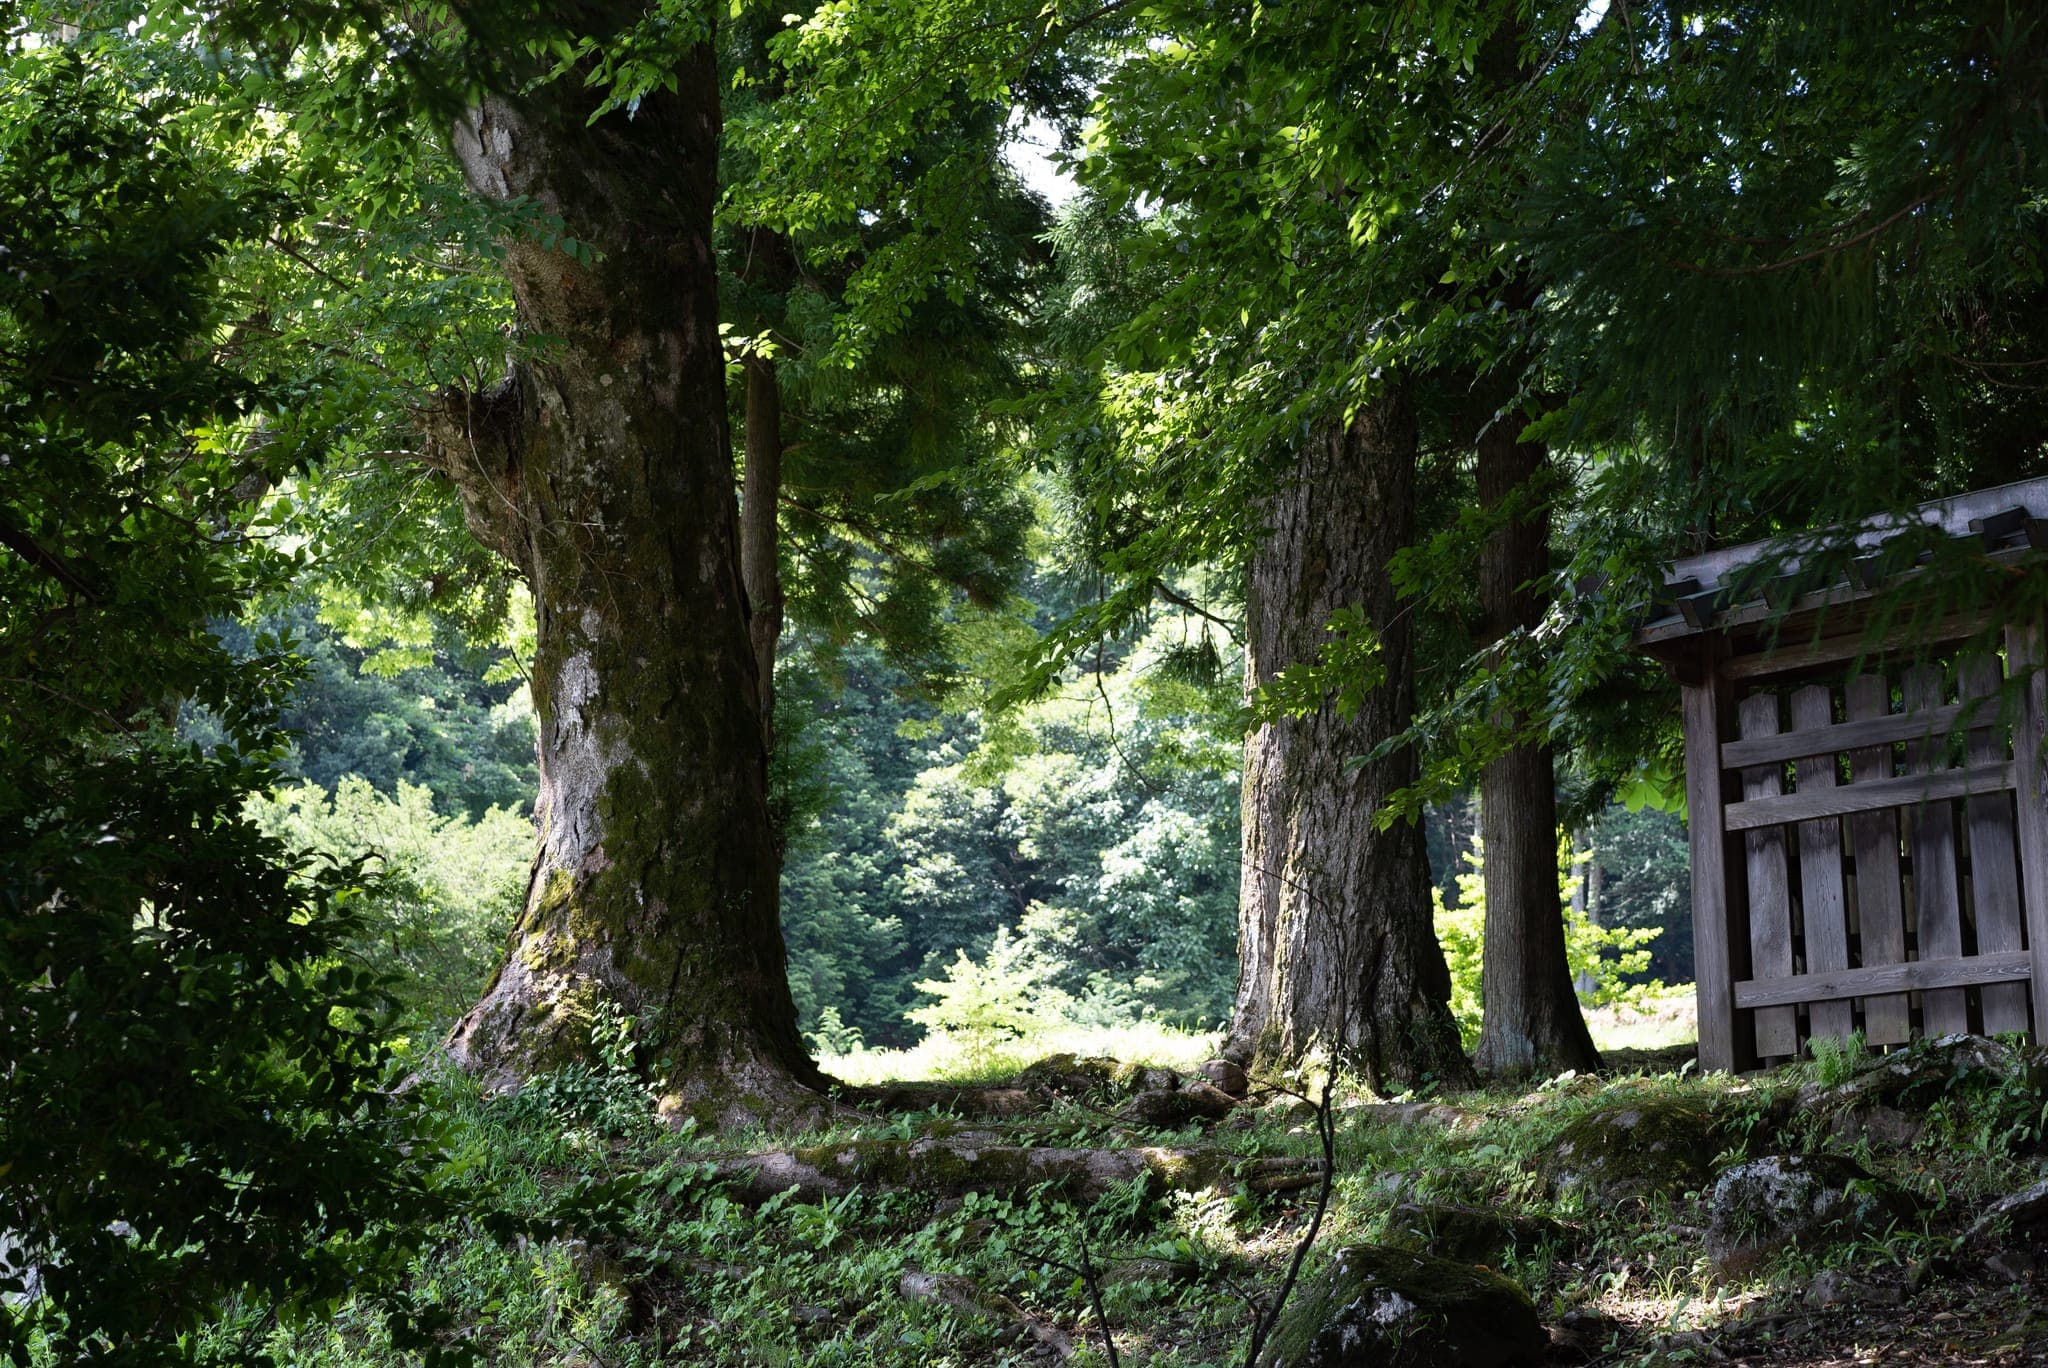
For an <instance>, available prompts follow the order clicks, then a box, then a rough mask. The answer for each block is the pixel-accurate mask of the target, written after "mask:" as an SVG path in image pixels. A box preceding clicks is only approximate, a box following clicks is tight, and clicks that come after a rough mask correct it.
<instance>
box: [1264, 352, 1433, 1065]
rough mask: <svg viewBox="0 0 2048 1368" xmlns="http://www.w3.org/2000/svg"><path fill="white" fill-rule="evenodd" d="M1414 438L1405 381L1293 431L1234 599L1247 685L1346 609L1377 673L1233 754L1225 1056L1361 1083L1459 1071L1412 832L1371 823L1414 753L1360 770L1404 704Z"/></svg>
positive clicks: (1399, 722)
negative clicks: (1310, 429)
mask: <svg viewBox="0 0 2048 1368" xmlns="http://www.w3.org/2000/svg"><path fill="white" fill-rule="evenodd" d="M1416 441H1417V439H1416V426H1415V412H1414V408H1413V406H1412V403H1411V401H1410V398H1409V394H1408V391H1407V387H1406V385H1405V384H1395V385H1394V386H1392V387H1390V389H1389V390H1388V392H1386V393H1385V394H1383V395H1382V396H1380V397H1379V398H1378V399H1376V400H1375V401H1374V402H1373V403H1371V404H1369V405H1368V406H1366V407H1365V408H1364V409H1363V410H1362V411H1361V412H1360V413H1359V415H1358V416H1357V418H1356V419H1355V420H1354V421H1352V422H1351V423H1349V424H1348V425H1347V424H1337V423H1331V424H1329V425H1327V426H1326V427H1324V428H1322V429H1321V430H1319V431H1318V432H1316V433H1314V434H1312V435H1311V436H1310V437H1309V439H1308V440H1307V441H1305V442H1304V443H1303V445H1302V449H1301V451H1300V453H1299V456H1298V459H1297V461H1296V465H1295V468H1294V470H1293V471H1292V472H1291V473H1290V475H1289V477H1288V479H1287V480H1286V482H1285V483H1284V484H1283V486H1282V487H1281V488H1280V489H1279V491H1278V492H1277V493H1276V494H1275V495H1274V496H1273V497H1272V498H1271V500H1270V501H1269V503H1268V505H1267V507H1266V508H1265V509H1264V516H1265V519H1266V528H1265V531H1264V535H1263V536H1262V537H1261V538H1260V540H1259V542H1258V544H1257V547H1256V549H1255V551H1254V553H1253V556H1252V561H1251V567H1250V574H1249V582H1248V591H1249V592H1248V594H1247V601H1246V636H1247V647H1248V648H1247V652H1246V663H1245V675H1246V680H1245V682H1246V686H1247V688H1248V689H1257V688H1258V687H1259V686H1261V685H1263V684H1265V683H1267V682H1268V681H1270V680H1272V679H1273V678H1274V676H1276V675H1278V674H1279V673H1280V672H1281V671H1282V670H1284V669H1286V668H1287V667H1288V666H1289V665H1293V664H1296V663H1298V662H1309V661H1313V660H1315V659H1316V657H1317V655H1318V653H1319V652H1320V650H1321V649H1322V647H1323V646H1324V645H1325V643H1326V642H1327V641H1328V639H1329V636H1328V633H1327V632H1326V630H1325V624H1327V623H1328V622H1329V621H1330V618H1331V616H1332V615H1333V614H1334V613H1336V612H1337V611H1338V610H1339V609H1342V608H1351V607H1355V608H1358V609H1361V610H1362V611H1363V614H1364V616H1365V618H1366V620H1367V621H1368V622H1369V623H1370V624H1371V626H1372V628H1373V630H1374V631H1375V632H1376V633H1377V634H1378V637H1379V643H1380V655H1379V661H1380V664H1381V665H1382V666H1383V667H1384V670H1385V677H1384V681H1383V682H1382V683H1381V684H1380V685H1379V686H1378V687H1377V688H1374V689H1372V690H1370V691H1369V692H1368V693H1367V694H1366V695H1365V697H1364V700H1363V704H1362V706H1360V707H1359V708H1358V709H1357V711H1356V712H1353V713H1351V714H1350V715H1348V716H1347V715H1344V714H1343V713H1341V712H1340V711H1339V710H1338V709H1337V708H1336V707H1335V706H1333V705H1332V704H1331V703H1330V702H1329V701H1328V700H1325V702H1324V705H1323V706H1322V707H1321V708H1320V709H1319V710H1318V711H1316V712H1314V713H1312V714H1310V715H1308V716H1305V717H1286V718H1282V719H1280V720H1277V721H1273V722H1267V723H1263V724H1261V725H1260V726H1259V727H1258V728H1257V729H1256V730H1255V731H1253V733H1252V734H1251V736H1250V737H1249V738H1248V739H1247V740H1246V742H1245V766H1244V798H1243V805H1244V836H1243V871H1242V875H1241V879H1242V882H1241V885H1240V892H1239V905H1238V906H1239V910H1238V960H1239V974H1240V978H1239V984H1238V993H1237V1006H1236V1012H1235V1014H1234V1019H1233V1022H1232V1026H1231V1037H1230V1043H1229V1047H1228V1052H1229V1053H1230V1054H1232V1055H1233V1056H1234V1057H1236V1058H1237V1059H1239V1060H1240V1061H1250V1062H1252V1063H1253V1064H1255V1065H1256V1064H1261V1063H1263V1064H1270V1065H1280V1066H1286V1065H1291V1064H1293V1063H1296V1062H1298V1061H1300V1060H1301V1059H1302V1058H1303V1057H1304V1056H1306V1055H1308V1054H1310V1053H1311V1052H1312V1051H1314V1050H1317V1049H1319V1048H1324V1047H1327V1046H1329V1045H1331V1044H1335V1045H1336V1046H1337V1047H1338V1048H1339V1049H1340V1050H1341V1051H1342V1052H1343V1054H1344V1055H1345V1056H1346V1057H1347V1059H1348V1060H1349V1061H1350V1063H1351V1064H1352V1065H1353V1066H1354V1067H1356V1068H1358V1069H1360V1070H1361V1071H1362V1072H1363V1073H1364V1075H1365V1076H1366V1078H1367V1079H1368V1081H1370V1082H1371V1083H1372V1084H1373V1086H1375V1087H1381V1086H1388V1085H1392V1086H1396V1087H1404V1086H1407V1085H1410V1084H1414V1083H1419V1082H1421V1081H1423V1080H1424V1079H1425V1078H1431V1077H1433V1078H1438V1079H1461V1078H1463V1077H1464V1076H1465V1075H1466V1074H1467V1072H1468V1067H1467V1064H1466V1061H1465V1057H1464V1055H1463V1053H1462V1052H1461V1050H1460V1048H1459V1041H1458V1028H1457V1024H1456V1022H1455V1021H1454V1020H1453V1018H1452V1016H1451V1011H1450V992H1451V982H1450V974H1449V972H1448V971H1447V970H1446V968H1445V965H1444V957H1443V951H1442V950H1441V948H1440V947H1439V946H1438V945H1437V942H1436V934H1435V931H1434V929H1433V928H1432V926H1431V923H1430V901H1429V868H1428V862H1427V859H1426V856H1425V852H1424V848H1423V838H1422V829H1421V827H1420V826H1419V825H1418V824H1416V823H1412V822H1395V823H1393V824H1392V825H1390V826H1388V827H1387V828H1385V829H1384V830H1382V829H1381V828H1380V827H1378V826H1377V825H1376V824H1375V823H1374V820H1373V819H1374V817H1375V816H1376V815H1377V814H1378V813H1379V811H1380V809H1381V807H1382V806H1383V805H1384V804H1385V803H1386V801H1387V799H1388V798H1389V796H1391V795H1392V794H1393V793H1394V792H1395V791H1396V790H1397V789H1400V788H1402V787H1405V786H1406V785H1408V784H1410V783H1412V782H1414V780H1415V778H1416V773H1417V772H1416V756H1415V753H1414V751H1413V749H1412V748H1409V747H1401V748H1398V749H1396V750H1394V751H1392V752H1390V753H1389V754H1388V755H1386V756H1384V757H1382V758H1379V759H1376V760H1372V761H1368V762H1363V763H1361V760H1362V758H1363V757H1365V756H1367V755H1370V754H1371V753H1372V752H1373V751H1374V750H1375V749H1376V748H1377V747H1378V746H1379V744H1380V743H1381V742H1382V741H1385V740H1386V739H1388V738H1389V737H1392V736H1394V735H1396V734H1397V733H1399V732H1400V731H1401V730H1403V729H1404V728H1405V727H1406V726H1407V725H1408V722H1409V718H1410V716H1411V715H1412V713H1413V711H1414V704H1415V678H1414V649H1413V645H1412V632H1411V629H1410V626H1409V618H1408V615H1407V614H1406V613H1404V612H1403V611H1402V608H1403V605H1402V604H1401V603H1400V601H1399V599H1398V596H1397V595H1396V593H1395V590H1394V585H1393V581H1392V578H1391V576H1390V574H1389V570H1388V566H1389V563H1390V562H1391V560H1392V559H1393V556H1394V554H1395V552H1397V551H1399V550H1400V549H1401V548H1402V547H1403V546H1405V545H1407V544H1408V542H1409V541H1410V539H1411V537H1412V534H1413V531H1414V522H1415V465H1416Z"/></svg>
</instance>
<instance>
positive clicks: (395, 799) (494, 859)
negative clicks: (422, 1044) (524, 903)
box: [249, 776, 534, 1031]
mask: <svg viewBox="0 0 2048 1368" xmlns="http://www.w3.org/2000/svg"><path fill="white" fill-rule="evenodd" d="M249 815H250V817H251V818H252V819H253V820H254V821H255V822H256V824H257V826H258V827H260V828H261V829H262V830H263V831H265V832H266V833H268V834H271V835H274V836H277V837H279V838H281V839H282V840H284V841H285V842H286V844H288V845H291V846H292V847H294V848H296V849H299V850H302V851H305V852H307V853H309V854H312V855H315V856H320V857H324V858H325V859H328V860H332V861H346V860H352V859H356V858H358V857H361V856H365V855H367V856H369V857H370V867H371V869H372V871H373V872H374V873H376V874H378V875H380V876H381V877H380V878H379V879H378V881H377V887H376V888H375V889H374V890H373V892H372V893H371V894H370V896H369V898H368V900H367V905H366V906H365V908H364V909H363V921H364V923H365V926H366V931H365V934H364V935H363V937H362V939H361V942H360V944H359V945H358V946H357V950H358V952H359V953H360V954H361V956H362V958H363V959H364V960H366V961H367V962H369V963H370V964H371V965H373V966H375V967H376V968H377V969H379V970H381V971H383V972H385V973H387V974H389V975H390V976H391V978H392V979H393V981H394V983H395V984H396V985H397V990H398V993H399V997H400V1004H401V1008H402V1010H403V1023H404V1025H406V1026H408V1027H410V1028H412V1029H415V1030H420V1031H437V1030H438V1029H439V1028H440V1027H441V1026H443V1025H445V1024H446V1023H447V1022H449V1021H451V1020H452V1019H453V1018H454V1017H455V1016H456V1015H457V1014H458V1013H460V1012H461V1011H462V1010H463V1009H464V1008H466V1007H467V1006H469V1004H470V1003H471V1002H473V1001H475V999H476V997H477V994H478V993H480V992H481V991H482V990H483V987H484V982H485V980H486V978H488V976H489V975H490V972H491V970H492V969H493V968H494V967H495V965H496V962H497V957H498V955H499V953H500V952H501V951H502V950H503V948H504V943H505V935H506V931H507V929H508V928H509V927H510V926H511V923H512V919H513V917H514V916H516V915H517V914H518V912H519V905H520V901H521V899H522V898H524V896H525V893H526V878H527V870H528V866H529V865H530V863H531V862H532V859H533V849H534V835H533V822H532V820H531V819H530V818H527V817H524V816H521V815H520V814H519V813H518V812H515V811H512V810H510V809H508V808H501V807H493V808H489V809H486V810H485V812H484V814H483V816H481V817H479V818H476V819H475V820H471V819H469V818H467V817H462V816H444V815H442V814H441V813H438V812H436V811H435V810H434V795H433V794H432V793H430V792H429V791H428V790H426V789H424V788H421V787H420V786H418V785H416V784H407V783H400V784H399V785H398V792H397V793H396V794H395V795H393V796H390V797H387V796H385V795H384V794H381V793H379V792H377V790H376V789H374V788H372V787H371V786H370V784H369V782H368V781H367V780H364V779H359V778H356V777H354V776H350V777H349V778H346V779H343V780H342V781H341V782H340V783H339V784H337V785H336V786H335V789H334V792H333V793H332V794H331V795H330V794H329V793H328V792H327V791H326V790H325V789H323V788H321V787H320V786H319V785H318V784H304V785H301V786H299V787H297V788H290V789H280V790H277V791H275V792H273V793H271V794H270V795H268V796H266V797H259V798H253V799H251V800H250V804H249Z"/></svg>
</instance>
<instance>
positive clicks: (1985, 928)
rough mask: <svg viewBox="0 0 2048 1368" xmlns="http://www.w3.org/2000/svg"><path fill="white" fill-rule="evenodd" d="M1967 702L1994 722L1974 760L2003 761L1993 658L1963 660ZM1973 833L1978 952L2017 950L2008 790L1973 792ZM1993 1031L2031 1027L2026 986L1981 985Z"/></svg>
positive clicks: (1969, 811)
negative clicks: (2006, 791) (1973, 703)
mask: <svg viewBox="0 0 2048 1368" xmlns="http://www.w3.org/2000/svg"><path fill="white" fill-rule="evenodd" d="M1958 674H1959V676H1960V677H1961V680H1962V701H1963V702H1965V703H1968V702H1971V701H1972V700H1976V701H1979V702H1980V703H1981V705H1982V720H1983V721H1985V722H1987V723H1991V724H1993V725H1987V726H1981V727H1972V728H1971V729H1970V735H1969V747H1970V760H1971V762H1972V763H1975V762H1977V761H1980V760H2003V759H2005V758H2006V755H2005V729H2004V728H2003V727H2001V726H1998V725H1995V724H1996V723H1997V721H1998V688H1999V683H2000V673H1999V669H1998V660H1997V658H1996V657H1994V656H1988V655H1974V656H1971V657H1969V658H1968V659H1966V660H1964V661H1962V662H1961V664H1960V667H1959V669H1958ZM1964 819H1965V821H1966V822H1967V823H1968V825H1969V831H1970V900H1971V903H1972V905H1973V907H1974V908H1975V910H1976V914H1977V953H1978V954H1980V955H1991V954H1999V953H2002V952H2005V951H2011V950H2018V949H2021V948H2022V946H2023V942H2022V941H2021V939H2020V867H2019V854H2018V852H2017V851H2016V850H2015V849H2014V845H2013V800H2012V795H2011V794H2009V793H1984V794H1977V795H1973V796H1972V797H1971V798H1970V799H1969V800H1968V801H1967V802H1966V803H1965V804H1964ZM1977 991H1978V993H1979V995H1980V1001H1982V1003H1983V1004H1984V1030H1985V1033H1986V1034H1988V1035H2003V1034H2004V1033H2005V1032H2007V1031H2024V1030H2026V1029H2027V985H2026V984H2024V983H1987V984H1985V985H1984V986H1983V987H1982V988H1979V989H1978V990H1977Z"/></svg>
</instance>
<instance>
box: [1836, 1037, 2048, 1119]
mask: <svg viewBox="0 0 2048 1368" xmlns="http://www.w3.org/2000/svg"><path fill="white" fill-rule="evenodd" d="M2006 1083H2014V1084H2019V1085H2021V1086H2022V1087H2024V1088H2026V1089H2028V1090H2030V1091H2033V1092H2036V1093H2040V1092H2044V1091H2048V1068H2044V1061H2043V1058H2042V1056H2041V1055H2040V1054H2039V1053H2035V1052H2029V1051H2025V1050H2019V1049H2015V1048H2014V1047H2013V1046H2011V1045H2008V1044H2006V1043H2005V1042H2004V1041H2002V1040H1992V1039H1990V1038H1988V1037H1985V1036H1973V1035H1949V1036H1940V1037H1937V1038H1934V1039H1921V1040H1916V1041H1914V1042H1913V1043H1912V1044H1911V1045H1909V1046H1907V1047H1906V1048H1905V1049H1903V1050H1895V1051H1893V1052H1892V1053H1891V1054H1888V1055H1872V1056H1868V1057H1866V1058H1865V1059H1864V1060H1863V1061H1862V1062H1861V1063H1860V1064H1859V1065H1858V1066H1857V1067H1856V1069H1855V1071H1854V1072H1853V1073H1852V1074H1851V1075H1850V1076H1849V1077H1848V1078H1846V1079H1843V1080H1841V1081H1840V1082H1837V1083H1832V1084H1826V1083H1821V1082H1818V1081H1816V1082H1813V1083H1809V1084H1807V1085H1806V1086H1805V1087H1803V1088H1801V1089H1800V1090H1799V1097H1798V1106H1799V1107H1800V1109H1801V1110H1803V1111H1806V1112H1809V1113H1819V1114H1822V1115H1828V1116H1839V1115H1841V1114H1843V1113H1848V1112H1856V1111H1865V1110H1869V1109H1873V1108H1879V1107H1885V1108H1891V1109H1895V1110H1904V1111H1908V1112H1915V1111H1922V1110H1925V1108H1926V1106H1927V1104H1928V1103H1930V1102H1932V1101H1934V1100H1936V1099H1937V1098H1941V1097H1946V1096H1949V1095H1951V1094H1953V1093H1955V1092H1956V1091H1958V1090H1960V1089H1965V1088H1973V1087H1985V1086H1997V1085H2000V1084H2006Z"/></svg>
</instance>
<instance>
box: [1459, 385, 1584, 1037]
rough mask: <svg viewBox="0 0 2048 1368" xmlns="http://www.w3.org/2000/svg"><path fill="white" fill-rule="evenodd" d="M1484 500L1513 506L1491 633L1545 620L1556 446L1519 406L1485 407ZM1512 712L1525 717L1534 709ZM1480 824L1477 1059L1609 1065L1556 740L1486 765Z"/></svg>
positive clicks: (1482, 574)
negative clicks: (1560, 800)
mask: <svg viewBox="0 0 2048 1368" xmlns="http://www.w3.org/2000/svg"><path fill="white" fill-rule="evenodd" d="M1479 424H1480V426H1479V430H1478V431H1477V433H1476V437H1475V445H1476V446H1477V448H1478V475H1479V503H1480V507H1482V508H1484V509H1488V510H1493V511H1497V512H1499V513H1501V514H1503V515H1504V516H1503V520H1502V522H1501V523H1500V525H1499V526H1498V527H1496V528H1494V529H1493V530H1492V531H1491V533H1490V534H1489V535H1488V537H1487V539H1486V543H1485V545H1484V546H1483V547H1482V548H1481V549H1480V557H1479V606H1480V615H1481V618H1480V620H1481V630H1482V632H1484V633H1485V639H1486V640H1487V641H1492V642H1498V641H1499V640H1501V638H1503V637H1505V636H1507V635H1508V634H1509V633H1511V632H1514V631H1518V630H1526V629H1530V628H1533V627H1535V626H1536V625H1537V624H1538V623H1540V622H1541V621H1542V620H1543V612H1544V598H1543V594H1542V592H1541V587H1540V586H1541V582H1542V580H1543V577H1544V576H1545V575H1547V574H1548V573H1549V572H1550V508H1549V504H1548V502H1547V500H1546V498H1545V496H1544V491H1543V478H1544V464H1545V458H1546V452H1545V449H1544V447H1543V446H1542V444H1541V443H1536V442H1524V441H1522V440H1520V437H1521V431H1522V428H1523V426H1524V421H1523V419H1522V417H1521V415H1520V412H1519V410H1518V409H1515V408H1514V407H1512V406H1511V405H1510V406H1509V407H1507V408H1506V409H1504V410H1497V409H1496V408H1495V407H1493V406H1491V405H1488V406H1486V408H1485V410H1484V412H1482V413H1481V414H1480V415H1479ZM1502 721H1503V722H1504V723H1505V724H1506V725H1508V726H1511V727H1519V726H1520V725H1521V724H1522V722H1523V721H1524V719H1522V718H1520V717H1513V716H1510V717H1506V718H1503V719H1502ZM1479 832H1480V840H1481V843H1482V845H1483V847H1484V849H1485V852H1486V862H1485V866H1484V871H1483V872H1484V876H1485V882H1486V939H1485V955H1484V958H1483V961H1482V965H1481V969H1480V978H1479V995H1480V1001H1481V1005H1482V1015H1481V1021H1480V1030H1479V1043H1478V1046H1477V1048H1476V1049H1475V1050H1474V1051H1473V1055H1474V1062H1475V1063H1476V1064H1477V1065H1478V1067H1479V1068H1480V1070H1481V1071H1482V1072H1485V1073H1490V1074H1497V1075H1503V1076H1517V1075H1524V1074H1530V1073H1544V1074H1555V1073H1561V1072H1563V1071H1564V1070H1566V1069H1580V1070H1591V1069H1597V1068H1598V1067H1599V1066H1600V1054H1599V1051H1597V1050H1596V1049H1594V1048H1593V1038H1592V1036H1591V1035H1590V1034H1589V1033H1588V1032H1587V1030H1586V1019H1585V1017H1584V1015H1583V1014H1581V1012H1580V1011H1579V999H1578V995H1577V994H1576V993H1575V992H1574V991H1573V989H1572V976H1571V969H1570V966H1569V964H1568V963H1567V960H1566V957H1565V944H1564V915H1563V909H1562V908H1561V907H1560V905H1559V902H1558V890H1557V874H1558V869H1557V835H1558V828H1557V789H1556V775H1555V769H1554V766H1553V763H1552V758H1551V751H1550V747H1548V746H1545V745H1541V744H1539V743H1536V742H1526V743H1524V744H1521V745H1517V746H1514V747H1511V748H1510V749H1509V750H1508V751H1506V752H1505V753H1504V754H1502V755H1501V756H1500V757H1498V758H1497V759H1495V760H1493V761H1492V762H1491V763H1489V764H1487V765H1486V766H1485V767H1484V768H1483V769H1482V770H1481V771H1480V774H1479Z"/></svg>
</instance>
